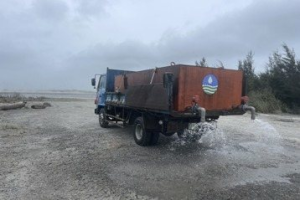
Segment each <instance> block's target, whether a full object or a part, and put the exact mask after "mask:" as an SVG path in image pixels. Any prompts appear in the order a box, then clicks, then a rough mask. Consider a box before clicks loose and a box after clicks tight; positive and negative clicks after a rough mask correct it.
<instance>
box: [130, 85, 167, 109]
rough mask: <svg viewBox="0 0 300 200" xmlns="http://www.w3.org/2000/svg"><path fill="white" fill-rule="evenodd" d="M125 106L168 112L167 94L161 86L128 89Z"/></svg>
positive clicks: (139, 86)
mask: <svg viewBox="0 0 300 200" xmlns="http://www.w3.org/2000/svg"><path fill="white" fill-rule="evenodd" d="M125 96H126V97H125V105H126V106H130V107H134V108H142V109H151V110H161V111H168V110H169V103H168V94H167V91H166V89H165V88H164V87H163V85H162V84H153V85H138V86H131V87H129V88H128V90H127V91H126V94H125Z"/></svg>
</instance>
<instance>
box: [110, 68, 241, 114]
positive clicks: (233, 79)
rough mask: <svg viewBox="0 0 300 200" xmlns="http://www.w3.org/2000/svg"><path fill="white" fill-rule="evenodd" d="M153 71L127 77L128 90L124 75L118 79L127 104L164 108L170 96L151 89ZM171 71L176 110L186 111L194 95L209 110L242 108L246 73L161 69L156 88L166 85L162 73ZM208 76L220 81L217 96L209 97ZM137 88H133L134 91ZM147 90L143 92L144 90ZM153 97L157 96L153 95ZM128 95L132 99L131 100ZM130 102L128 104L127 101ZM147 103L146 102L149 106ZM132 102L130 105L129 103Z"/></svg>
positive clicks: (156, 77) (220, 70)
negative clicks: (158, 85)
mask: <svg viewBox="0 0 300 200" xmlns="http://www.w3.org/2000/svg"><path fill="white" fill-rule="evenodd" d="M153 72H154V69H149V70H144V71H140V72H134V73H130V74H126V77H127V80H126V84H127V90H126V89H125V87H124V83H125V82H124V76H122V75H120V76H116V78H115V86H117V87H119V88H120V91H121V92H124V93H125V92H126V98H127V99H126V104H127V105H129V106H138V107H139V106H141V107H145V108H146V107H148V106H149V108H160V109H165V108H166V107H167V101H166V100H165V99H167V96H166V95H167V94H166V90H164V88H160V89H159V90H158V89H157V88H155V89H154V90H153V91H152V90H151V88H153V86H152V87H151V86H149V84H150V81H151V77H152V75H153ZM165 72H171V73H173V75H174V85H173V110H174V111H178V112H183V111H185V110H186V108H187V107H188V106H191V101H192V98H193V96H195V95H197V96H198V97H199V104H200V106H201V107H204V108H206V110H207V111H222V112H223V111H227V110H232V107H235V106H238V105H240V103H241V102H240V101H241V100H240V99H241V96H242V83H243V73H242V71H239V70H229V69H221V68H209V67H197V66H192V65H181V64H180V65H175V66H167V67H162V68H158V69H157V70H156V73H155V76H154V78H153V85H156V84H162V83H163V74H164V73H165ZM208 74H213V75H214V76H215V77H216V78H217V80H218V88H217V91H216V92H215V93H214V94H210V95H209V94H206V93H205V92H204V90H203V88H202V81H203V79H204V77H205V76H206V75H208ZM133 87H134V88H133ZM143 90H144V91H143ZM150 91H151V93H149V92H150ZM152 95H154V96H152ZM128 96H129V99H128ZM148 98H151V100H147V99H148ZM127 100H129V101H127ZM146 102H147V103H146ZM128 103H129V104H128Z"/></svg>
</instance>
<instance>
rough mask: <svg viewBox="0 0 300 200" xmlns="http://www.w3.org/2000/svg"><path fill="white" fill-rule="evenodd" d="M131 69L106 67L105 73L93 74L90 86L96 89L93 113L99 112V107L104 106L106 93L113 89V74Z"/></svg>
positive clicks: (119, 73)
mask: <svg viewBox="0 0 300 200" xmlns="http://www.w3.org/2000/svg"><path fill="white" fill-rule="evenodd" d="M131 72H132V71H125V70H116V69H109V68H107V69H106V74H95V77H94V78H92V80H91V83H92V86H94V87H95V89H96V90H97V93H96V99H95V104H96V108H95V114H99V112H100V110H101V108H104V107H105V105H106V104H105V102H106V97H107V93H110V92H114V91H115V76H118V75H122V74H126V73H131ZM97 77H99V79H98V84H97V87H96V81H97Z"/></svg>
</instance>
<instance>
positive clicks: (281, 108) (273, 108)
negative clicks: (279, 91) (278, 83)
mask: <svg viewBox="0 0 300 200" xmlns="http://www.w3.org/2000/svg"><path fill="white" fill-rule="evenodd" d="M249 97H250V101H249V105H251V106H254V107H255V109H256V111H257V112H261V113H281V112H287V111H288V109H287V106H286V105H284V104H283V103H282V102H281V101H280V100H278V99H276V97H275V96H274V94H273V93H272V91H271V90H270V89H263V90H260V91H252V92H250V93H249Z"/></svg>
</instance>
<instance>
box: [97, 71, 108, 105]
mask: <svg viewBox="0 0 300 200" xmlns="http://www.w3.org/2000/svg"><path fill="white" fill-rule="evenodd" d="M105 92H106V75H101V76H100V80H99V84H98V105H99V106H105V99H106V95H105Z"/></svg>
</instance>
